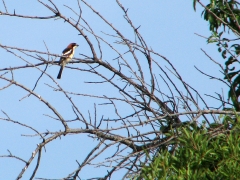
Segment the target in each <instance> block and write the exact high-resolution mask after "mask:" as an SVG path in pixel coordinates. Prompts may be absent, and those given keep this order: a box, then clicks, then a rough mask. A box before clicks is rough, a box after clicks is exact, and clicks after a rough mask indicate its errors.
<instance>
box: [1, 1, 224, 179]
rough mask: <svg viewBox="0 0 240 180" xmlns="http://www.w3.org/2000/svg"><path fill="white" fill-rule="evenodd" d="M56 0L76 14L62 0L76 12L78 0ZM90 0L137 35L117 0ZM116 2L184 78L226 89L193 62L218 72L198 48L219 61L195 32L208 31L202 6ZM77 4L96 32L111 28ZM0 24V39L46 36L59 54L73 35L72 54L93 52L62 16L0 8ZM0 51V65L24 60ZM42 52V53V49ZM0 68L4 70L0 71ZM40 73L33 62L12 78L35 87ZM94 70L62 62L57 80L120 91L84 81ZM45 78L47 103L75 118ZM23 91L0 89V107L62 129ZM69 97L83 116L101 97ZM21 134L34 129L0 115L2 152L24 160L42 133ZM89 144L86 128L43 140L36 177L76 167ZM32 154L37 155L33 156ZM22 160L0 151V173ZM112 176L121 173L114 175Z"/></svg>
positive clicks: (31, 40)
mask: <svg viewBox="0 0 240 180" xmlns="http://www.w3.org/2000/svg"><path fill="white" fill-rule="evenodd" d="M46 2H47V1H46ZM55 2H56V3H57V5H58V6H59V8H60V10H61V11H62V14H64V15H65V16H68V17H70V16H73V17H75V16H74V14H73V13H72V12H71V11H70V10H69V9H66V7H64V6H63V4H66V5H68V6H70V7H72V8H73V9H74V10H75V11H76V12H79V10H78V6H77V1H68V0H63V1H61V2H59V1H55ZM5 3H6V6H7V9H8V12H9V13H13V12H14V10H15V12H16V14H23V15H31V16H35V15H36V16H48V15H52V13H51V12H50V11H49V10H47V9H46V8H45V7H43V6H42V5H40V4H39V3H38V2H37V1H35V0H32V1H29V0H22V1H10V0H5ZM88 3H90V4H91V5H92V6H93V7H94V8H95V9H96V10H97V11H98V12H100V13H101V14H102V15H103V16H104V17H105V18H106V19H107V20H108V21H109V22H111V23H112V24H113V25H114V26H115V27H117V28H118V29H119V30H120V31H121V32H122V33H123V34H124V35H125V36H126V37H127V38H133V37H134V36H133V33H132V31H130V28H129V27H128V25H127V23H126V21H125V20H124V19H123V13H122V11H121V10H120V9H119V7H118V6H117V5H116V3H115V1H106V0H102V1H94V0H89V1H88ZM121 3H122V4H123V5H124V6H125V7H126V8H129V11H128V13H129V16H130V18H131V19H132V22H133V23H134V24H135V26H136V27H138V26H140V25H141V27H140V29H139V31H140V33H141V34H142V36H143V37H144V38H145V40H146V42H147V43H148V46H150V47H151V48H152V49H154V50H155V51H156V52H158V53H160V54H161V55H163V56H165V57H167V58H168V59H169V60H170V61H171V62H172V63H173V64H174V66H175V67H176V68H177V70H178V71H179V73H180V74H181V75H182V77H183V79H184V80H185V81H186V82H188V83H189V84H190V85H192V86H193V87H194V88H195V89H197V90H198V91H199V92H200V93H201V94H202V95H203V96H204V94H211V95H214V92H218V93H221V92H222V89H221V88H223V90H224V93H225V95H227V91H226V88H225V87H224V86H223V84H221V83H219V82H217V81H214V80H210V79H209V78H207V77H205V76H203V75H202V74H200V73H199V72H198V71H197V70H196V69H195V68H194V65H195V66H197V67H198V68H199V69H201V70H203V71H204V72H206V73H209V74H211V75H214V76H217V77H222V75H221V74H220V72H219V68H218V66H216V65H215V64H213V63H212V62H211V61H209V59H208V58H207V57H206V56H205V55H204V54H203V52H202V51H201V50H200V48H203V49H204V50H206V52H207V53H209V54H210V55H211V56H212V57H213V58H215V59H216V60H217V61H221V60H222V59H221V57H220V55H219V54H218V52H217V49H216V47H215V46H214V45H207V43H206V40H205V39H203V38H201V37H199V36H196V35H195V34H194V33H198V34H201V35H203V36H209V35H210V32H209V27H208V23H207V22H206V21H204V20H203V18H201V11H202V8H201V7H199V6H197V12H194V10H193V7H192V1H186V0H178V1H173V0H172V1H170V0H168V1H153V0H152V1H137V0H131V1H129V0H123V1H121ZM81 4H82V10H83V14H82V16H83V17H84V18H86V20H87V21H88V22H89V24H91V26H92V27H93V28H94V29H95V31H96V32H97V33H99V34H100V35H102V34H101V31H104V32H105V33H113V32H112V31H111V29H110V28H108V27H106V26H105V25H104V23H103V22H102V21H101V20H100V19H99V18H96V16H95V14H93V13H92V11H90V10H89V9H87V8H86V6H84V5H83V3H81ZM0 11H2V12H5V9H4V6H3V4H2V3H1V2H0ZM0 25H1V28H0V43H1V44H2V45H8V46H14V47H21V48H25V49H33V50H38V51H46V48H45V46H44V43H43V41H44V42H45V43H46V44H47V46H48V48H49V50H50V52H51V53H54V54H61V52H62V50H63V49H64V48H65V47H66V45H68V44H69V43H70V42H76V43H78V44H79V45H80V46H79V48H78V49H77V50H76V54H75V57H81V58H82V56H80V55H79V53H81V54H85V55H91V53H90V50H89V47H88V46H87V44H86V42H85V41H84V39H83V38H82V37H81V36H79V35H78V32H77V31H76V30H75V29H73V28H72V27H71V26H70V25H67V23H64V22H63V21H62V20H54V19H51V20H35V19H34V20H33V19H21V18H16V17H9V16H1V15H0ZM105 37H106V38H107V39H108V40H109V41H111V38H109V37H107V36H105ZM112 42H113V41H112ZM119 46H121V45H119ZM0 54H1V60H0V69H2V68H5V67H14V66H17V65H25V64H26V63H24V62H23V61H21V60H19V59H17V58H16V57H14V56H13V55H11V54H9V53H7V52H6V51H5V50H3V49H0ZM44 57H45V58H47V56H44ZM114 57H115V54H111V52H108V51H104V53H103V60H107V61H108V62H110V63H111V59H112V58H114ZM27 59H28V60H29V61H30V62H32V63H36V62H37V61H35V60H33V59H31V58H30V57H28V58H27ZM70 66H73V67H74V66H77V67H79V68H82V69H84V68H85V67H87V66H86V65H84V64H77V65H76V64H74V65H70ZM42 69H44V67H42ZM58 70H59V67H58V66H50V67H49V68H48V70H47V73H49V74H50V75H52V76H53V77H56V76H57V73H58ZM0 73H1V74H2V72H0ZM39 75H40V72H39V71H36V69H27V70H25V69H24V70H18V71H16V72H15V73H14V77H15V80H16V81H19V82H20V83H22V84H24V85H25V86H27V87H28V88H30V89H32V88H33V86H34V84H35V82H36V80H37V78H38V77H39ZM9 77H10V76H9ZM95 78H96V77H95V76H92V75H89V74H87V73H86V72H82V71H80V72H76V71H71V70H70V69H65V70H64V72H63V76H62V79H61V80H60V81H58V82H59V84H60V85H61V86H62V87H63V88H66V89H67V90H68V91H73V92H78V93H88V94H94V95H109V96H115V95H117V92H114V91H113V90H112V89H111V87H109V88H106V87H105V86H104V87H101V86H95V85H94V84H86V83H84V82H86V81H97V80H100V79H95ZM46 84H49V85H54V83H53V82H52V81H51V80H50V79H49V78H47V77H44V78H42V79H41V81H40V82H39V85H38V87H37V89H36V90H35V91H36V92H37V93H38V94H40V95H41V96H42V97H43V98H45V99H46V100H48V101H49V102H50V103H52V105H53V106H54V107H56V109H57V110H58V111H59V112H61V113H62V116H63V117H64V118H66V119H74V118H75V116H74V114H73V113H72V110H71V105H70V104H69V102H68V101H67V100H66V98H65V97H64V95H63V94H61V93H56V92H55V91H53V90H52V89H51V88H50V87H48V86H47V85H46ZM4 85H6V82H4V81H0V88H1V87H2V86H4ZM96 87H97V88H96ZM25 95H26V92H24V91H23V90H21V89H19V88H17V87H15V86H12V87H10V88H9V89H6V90H2V91H0V102H1V103H0V109H1V110H3V111H5V112H6V113H7V114H8V115H9V116H10V118H12V119H13V120H16V121H19V122H22V123H25V124H28V125H30V126H33V127H34V128H36V129H37V130H39V131H40V132H46V130H49V131H59V130H60V129H62V126H61V124H60V123H59V122H58V121H55V120H53V119H51V118H49V117H48V116H45V114H47V115H53V114H52V113H51V112H50V111H49V109H48V108H46V107H45V106H44V105H43V104H42V103H40V102H39V100H38V99H36V98H34V97H29V98H26V99H24V100H22V101H19V100H20V99H21V98H22V97H24V96H25ZM205 98H206V102H207V103H208V104H209V106H216V105H217V104H218V103H217V102H216V101H214V100H213V99H210V98H208V97H205ZM74 100H75V103H76V104H77V105H78V107H79V108H80V109H81V112H82V113H83V114H84V116H86V117H88V110H89V111H90V112H91V113H93V112H94V103H99V102H100V101H98V100H96V99H93V98H89V97H77V98H75V99H74ZM112 110H113V109H106V108H105V107H102V106H98V111H99V117H98V118H100V117H101V115H102V114H103V115H104V116H105V117H108V116H112V115H113V114H114V112H111V111H112ZM121 110H122V111H123V112H124V111H125V110H126V109H125V107H122V109H121ZM0 117H5V115H4V114H3V113H1V112H0ZM71 127H78V128H79V125H78V123H74V124H73V125H72V126H71ZM83 128H84V127H83ZM21 134H27V135H30V134H34V133H33V131H30V130H29V129H27V128H23V127H21V126H18V125H16V124H12V123H9V122H6V121H0V142H1V146H0V155H6V154H8V152H7V150H10V151H11V152H12V154H14V155H17V156H20V157H22V158H23V159H25V160H28V159H29V157H30V154H31V152H32V151H33V150H34V149H35V147H36V144H37V143H39V142H41V141H40V140H39V137H24V136H21ZM94 145H95V142H94V141H92V140H91V141H89V139H86V137H85V135H72V136H71V135H70V136H66V137H63V138H61V139H57V140H55V141H53V142H52V143H50V144H49V145H47V146H46V152H43V159H42V161H41V166H40V168H39V171H38V173H37V175H36V177H39V178H61V177H65V176H67V175H68V174H69V173H70V172H72V171H73V170H75V169H76V168H77V163H76V160H78V161H79V162H82V161H83V159H84V157H85V156H86V155H87V154H88V152H89V151H90V150H91V148H92V147H93V146H94ZM106 153H107V152H106ZM34 161H35V162H36V160H34ZM22 167H23V163H21V162H19V161H17V160H15V159H10V158H0V179H15V178H16V176H17V174H18V173H19V172H20V171H21V169H22ZM34 167H35V163H33V164H32V165H31V166H30V167H29V169H28V170H27V172H26V173H25V174H24V176H23V179H29V177H30V175H31V172H32V170H33V168H34ZM121 173H122V172H121V171H120V172H119V174H120V175H121ZM105 174H106V171H105V169H104V170H102V169H99V168H89V169H84V170H83V171H82V172H81V173H80V176H81V178H82V179H87V178H90V177H99V176H102V175H105ZM113 179H118V178H117V177H116V176H115V177H113Z"/></svg>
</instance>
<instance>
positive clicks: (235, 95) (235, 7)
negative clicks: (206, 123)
mask: <svg viewBox="0 0 240 180" xmlns="http://www.w3.org/2000/svg"><path fill="white" fill-rule="evenodd" d="M196 2H197V1H196V0H193V4H194V9H195V8H196ZM239 5H240V3H239V2H238V1H236V0H229V1H227V0H226V1H225V0H224V1H223V0H210V3H209V4H207V5H206V6H205V9H204V11H203V12H202V15H203V18H204V20H206V21H208V22H209V29H210V31H211V32H212V35H211V36H210V37H209V38H208V40H207V42H208V43H216V45H217V49H218V52H219V53H221V55H222V58H223V59H224V60H225V68H224V72H223V73H224V80H226V81H227V82H228V84H229V92H228V96H229V98H230V99H231V101H232V103H233V106H234V108H235V110H236V111H240V103H239V97H240V70H239V61H238V59H237V58H238V56H239V54H240V45H239V43H236V41H238V40H239V38H238V37H239V36H240V9H239ZM219 29H221V30H222V32H218V30H219ZM226 29H227V30H228V32H229V31H232V32H233V33H234V34H235V35H236V36H237V38H236V39H229V38H226V37H223V36H226V33H224V32H225V30H226Z"/></svg>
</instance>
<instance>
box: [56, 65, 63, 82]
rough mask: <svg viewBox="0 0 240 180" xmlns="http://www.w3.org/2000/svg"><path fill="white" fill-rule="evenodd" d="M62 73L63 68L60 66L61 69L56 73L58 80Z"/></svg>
mask: <svg viewBox="0 0 240 180" xmlns="http://www.w3.org/2000/svg"><path fill="white" fill-rule="evenodd" d="M62 71H63V66H61V68H60V70H59V73H58V76H57V78H58V79H61V76H62Z"/></svg>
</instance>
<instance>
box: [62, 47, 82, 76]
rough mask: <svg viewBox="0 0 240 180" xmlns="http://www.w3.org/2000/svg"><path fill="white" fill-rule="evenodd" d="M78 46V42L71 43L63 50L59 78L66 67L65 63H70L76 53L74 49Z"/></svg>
mask: <svg viewBox="0 0 240 180" xmlns="http://www.w3.org/2000/svg"><path fill="white" fill-rule="evenodd" d="M78 46H79V45H78V44H77V43H70V44H69V45H68V46H67V47H66V48H65V49H64V50H63V52H62V57H61V58H60V60H59V65H61V68H60V70H59V73H58V76H57V78H58V79H61V76H62V71H63V68H64V67H65V65H66V64H67V63H69V62H70V61H71V59H72V58H73V55H74V51H75V49H76V48H77V47H78Z"/></svg>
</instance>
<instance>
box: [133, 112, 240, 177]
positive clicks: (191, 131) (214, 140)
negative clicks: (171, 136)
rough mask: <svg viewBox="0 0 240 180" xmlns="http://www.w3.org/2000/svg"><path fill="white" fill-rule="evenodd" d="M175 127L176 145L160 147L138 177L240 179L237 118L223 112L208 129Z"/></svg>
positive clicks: (239, 131)
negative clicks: (220, 119)
mask: <svg viewBox="0 0 240 180" xmlns="http://www.w3.org/2000/svg"><path fill="white" fill-rule="evenodd" d="M229 120H230V121H229ZM232 122H233V123H234V124H232ZM230 126H231V130H229V127H230ZM178 130H179V133H180V136H179V137H178V138H177V140H176V142H175V143H176V144H175V145H176V146H177V148H176V149H175V150H174V151H172V152H171V151H169V150H168V149H165V150H160V151H159V153H158V155H157V156H156V157H154V158H152V159H151V161H152V162H151V163H150V164H148V165H145V166H144V167H143V169H142V173H141V174H140V176H139V177H138V179H146V180H153V179H169V180H181V179H182V180H185V179H189V180H190V179H191V180H192V179H223V180H225V179H240V168H239V164H240V138H239V135H240V125H239V124H238V123H237V121H235V120H234V119H232V118H231V117H229V116H225V117H224V120H223V124H212V126H211V127H210V128H208V129H205V128H203V127H202V128H193V127H191V126H187V127H182V128H179V129H178Z"/></svg>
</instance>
